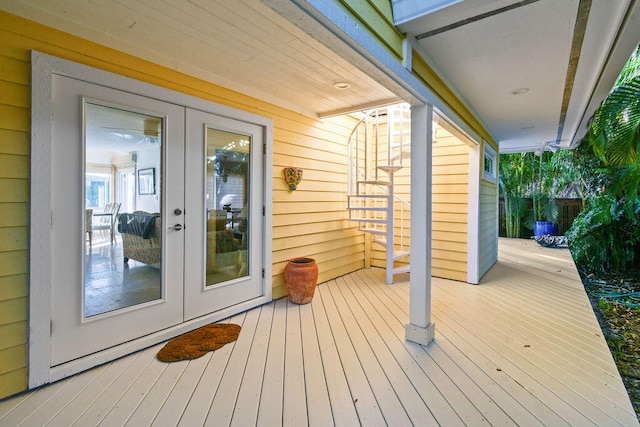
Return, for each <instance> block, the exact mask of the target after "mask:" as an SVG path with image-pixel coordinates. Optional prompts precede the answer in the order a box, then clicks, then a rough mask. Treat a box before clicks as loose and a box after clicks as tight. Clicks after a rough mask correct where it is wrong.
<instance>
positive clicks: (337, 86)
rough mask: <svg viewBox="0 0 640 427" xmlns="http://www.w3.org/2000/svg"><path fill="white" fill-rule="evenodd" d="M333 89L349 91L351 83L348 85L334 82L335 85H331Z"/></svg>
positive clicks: (347, 83)
mask: <svg viewBox="0 0 640 427" xmlns="http://www.w3.org/2000/svg"><path fill="white" fill-rule="evenodd" d="M333 87H334V88H335V89H340V90H344V89H349V88H350V87H351V83H349V82H335V83H333Z"/></svg>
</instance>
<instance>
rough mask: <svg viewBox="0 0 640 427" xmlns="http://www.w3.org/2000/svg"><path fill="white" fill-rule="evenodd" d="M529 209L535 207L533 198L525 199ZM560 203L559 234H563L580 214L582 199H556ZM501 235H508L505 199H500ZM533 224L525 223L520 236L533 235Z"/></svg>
mask: <svg viewBox="0 0 640 427" xmlns="http://www.w3.org/2000/svg"><path fill="white" fill-rule="evenodd" d="M525 200H526V203H527V206H528V208H529V209H531V208H532V207H533V200H532V199H525ZM556 204H557V205H558V235H560V236H562V235H563V234H564V233H566V231H567V230H568V229H569V228H571V224H573V220H574V219H575V218H576V217H577V216H578V214H579V213H580V211H581V210H582V199H556ZM499 208H500V209H499V225H500V227H499V235H500V237H505V236H506V235H507V232H506V227H505V212H504V199H502V198H501V199H500V206H499ZM532 227H533V226H529V227H525V226H524V224H523V225H522V227H520V231H521V234H522V235H521V236H520V237H524V238H527V237H531V236H532V235H533V230H532V229H530V228H532Z"/></svg>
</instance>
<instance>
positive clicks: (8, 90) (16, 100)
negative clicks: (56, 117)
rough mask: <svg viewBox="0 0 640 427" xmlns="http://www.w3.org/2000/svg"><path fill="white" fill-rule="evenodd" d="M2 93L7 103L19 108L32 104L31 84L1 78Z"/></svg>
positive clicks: (0, 87) (0, 88)
mask: <svg viewBox="0 0 640 427" xmlns="http://www.w3.org/2000/svg"><path fill="white" fill-rule="evenodd" d="M0 93H1V94H2V97H3V99H4V102H5V104H6V105H9V106H12V107H18V108H29V105H31V93H30V92H29V86H26V85H21V84H17V83H12V82H7V81H3V80H0Z"/></svg>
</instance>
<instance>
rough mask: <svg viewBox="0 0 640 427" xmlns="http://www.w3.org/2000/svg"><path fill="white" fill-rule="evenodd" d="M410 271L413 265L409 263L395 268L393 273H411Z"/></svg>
mask: <svg viewBox="0 0 640 427" xmlns="http://www.w3.org/2000/svg"><path fill="white" fill-rule="evenodd" d="M410 272H411V266H410V265H409V264H406V265H403V266H402V267H398V268H394V269H393V274H400V273H410Z"/></svg>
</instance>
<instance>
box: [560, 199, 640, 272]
mask: <svg viewBox="0 0 640 427" xmlns="http://www.w3.org/2000/svg"><path fill="white" fill-rule="evenodd" d="M567 239H568V241H569V245H570V248H571V253H572V255H573V259H574V260H575V262H576V265H577V266H578V269H580V270H581V271H586V272H589V273H595V274H596V275H601V274H603V273H605V272H607V271H621V270H625V269H627V268H631V267H632V266H633V265H634V264H635V263H636V261H637V254H639V253H640V252H639V250H640V245H639V243H640V200H638V199H637V198H635V199H632V198H627V197H623V198H616V197H614V196H612V195H610V194H602V195H601V196H599V197H594V198H591V199H588V200H587V202H586V204H585V209H583V210H582V212H580V215H578V217H577V218H576V219H575V220H574V222H573V225H572V226H571V229H570V230H569V231H568V232H567Z"/></svg>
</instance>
